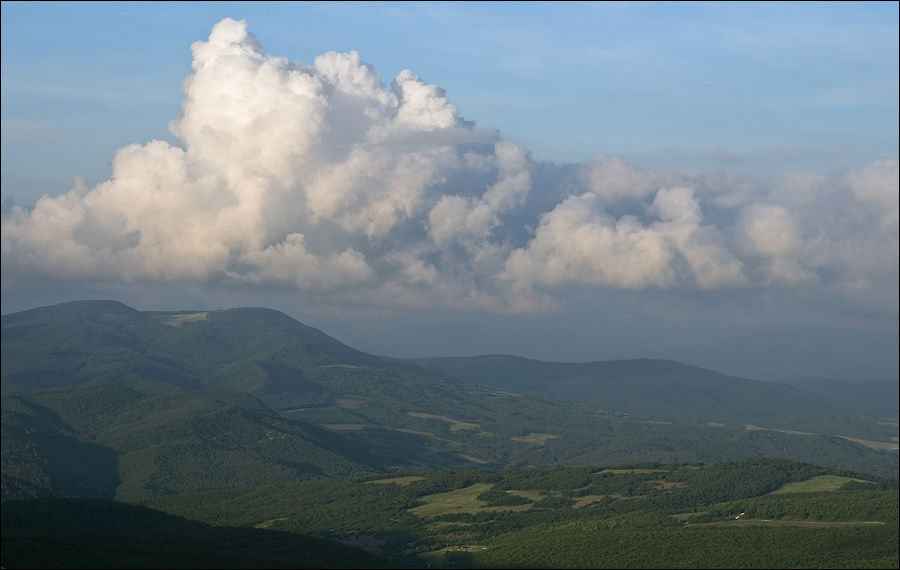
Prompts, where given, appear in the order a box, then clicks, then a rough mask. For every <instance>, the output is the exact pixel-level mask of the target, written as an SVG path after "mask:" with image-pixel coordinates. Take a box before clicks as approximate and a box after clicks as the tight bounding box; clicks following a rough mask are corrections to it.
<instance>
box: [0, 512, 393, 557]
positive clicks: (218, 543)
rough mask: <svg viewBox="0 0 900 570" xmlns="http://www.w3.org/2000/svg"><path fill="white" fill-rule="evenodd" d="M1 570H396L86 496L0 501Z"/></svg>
mask: <svg viewBox="0 0 900 570" xmlns="http://www.w3.org/2000/svg"><path fill="white" fill-rule="evenodd" d="M0 517H2V521H3V549H2V552H3V566H4V568H394V567H396V566H393V565H391V564H389V563H388V562H386V561H384V560H383V559H381V558H378V557H376V556H373V555H371V554H369V553H367V552H366V551H364V550H361V549H358V548H354V547H351V546H348V545H346V544H342V543H340V542H335V541H331V540H325V539H321V538H313V537H309V536H303V535H298V534H290V533H284V532H277V531H270V530H260V529H254V528H233V527H213V526H209V525H207V524H203V523H199V522H195V521H187V520H185V519H183V518H181V517H177V516H174V515H169V514H166V513H161V512H159V511H154V510H152V509H148V508H146V507H141V506H137V505H129V504H125V503H117V502H113V501H102V500H96V499H95V500H91V499H36V500H31V501H14V502H8V503H4V504H3V511H2V515H0Z"/></svg>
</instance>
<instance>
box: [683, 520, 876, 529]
mask: <svg viewBox="0 0 900 570" xmlns="http://www.w3.org/2000/svg"><path fill="white" fill-rule="evenodd" d="M883 524H884V523H883V522H879V521H847V522H821V521H786V520H777V521H776V520H770V519H740V520H730V521H716V522H708V523H695V524H690V523H689V526H806V527H818V528H827V527H836V526H873V525H883Z"/></svg>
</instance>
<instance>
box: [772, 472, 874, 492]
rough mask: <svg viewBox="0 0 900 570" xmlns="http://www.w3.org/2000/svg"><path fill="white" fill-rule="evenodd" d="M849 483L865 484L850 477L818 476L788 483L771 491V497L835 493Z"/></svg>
mask: <svg viewBox="0 0 900 570" xmlns="http://www.w3.org/2000/svg"><path fill="white" fill-rule="evenodd" d="M849 481H860V482H865V481H863V480H862V479H853V478H851V477H841V476H839V475H819V476H818V477H813V478H812V479H808V480H806V481H798V482H796V483H788V484H787V485H785V486H784V487H781V488H780V489H776V490H774V491H772V493H770V494H772V495H776V494H781V493H818V492H820V491H837V490H838V489H840V488H841V487H842V486H843V485H844V483H847V482H849Z"/></svg>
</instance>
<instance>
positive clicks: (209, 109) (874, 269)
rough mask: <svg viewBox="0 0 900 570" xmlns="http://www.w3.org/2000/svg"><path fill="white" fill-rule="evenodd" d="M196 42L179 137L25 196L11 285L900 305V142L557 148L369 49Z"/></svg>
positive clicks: (517, 305)
mask: <svg viewBox="0 0 900 570" xmlns="http://www.w3.org/2000/svg"><path fill="white" fill-rule="evenodd" d="M191 50H192V53H193V64H192V68H193V73H192V74H191V75H190V76H189V77H188V78H187V79H186V80H185V83H184V93H185V96H184V100H183V103H182V110H181V113H180V115H179V116H178V117H177V118H176V119H175V120H174V121H173V122H172V123H171V124H170V129H171V131H172V133H173V134H174V135H175V136H176V137H177V139H178V141H179V145H177V146H174V145H170V144H169V143H167V142H163V141H158V140H155V141H150V142H148V143H146V144H143V145H141V144H133V145H130V146H127V147H125V148H122V149H120V150H119V151H118V153H117V154H116V156H115V158H114V159H113V161H112V176H111V177H110V179H109V180H107V181H105V182H102V183H100V184H98V185H96V186H94V187H92V188H89V187H86V186H85V185H84V184H76V185H75V187H74V188H72V189H71V190H70V191H68V192H67V193H64V194H61V195H58V196H45V197H43V198H41V199H40V200H39V201H37V203H36V204H35V205H34V207H33V208H31V209H26V208H21V207H15V208H13V209H12V210H11V211H10V212H8V213H5V214H4V215H3V219H2V258H3V277H2V280H3V287H4V289H15V288H25V287H28V284H29V283H31V282H35V281H37V280H43V281H47V280H53V281H64V282H73V283H90V282H106V283H108V282H120V283H138V282H140V283H190V284H194V285H197V284H201V285H204V286H208V287H220V288H228V287H265V288H281V289H286V290H296V291H298V292H304V293H315V294H320V295H323V296H328V297H331V298H333V299H335V300H336V302H340V301H339V300H340V299H348V298H352V299H356V300H358V301H364V302H369V303H380V304H383V305H385V306H398V307H404V306H406V307H422V306H433V307H443V308H474V309H487V310H493V311H500V312H508V311H534V310H542V309H545V308H547V307H550V306H552V305H553V303H554V298H555V295H561V294H562V293H563V292H564V291H565V289H566V288H567V287H571V286H576V287H588V288H597V289H603V290H628V291H661V290H664V291H671V290H676V291H701V292H703V291H747V290H767V289H778V290H794V291H797V292H804V291H810V290H813V289H819V290H822V291H824V292H826V293H828V294H833V295H836V296H838V297H840V298H843V299H850V300H853V301H854V302H857V303H861V304H865V305H873V306H878V307H881V308H882V309H887V310H891V311H896V310H897V288H898V287H897V283H898V281H897V275H898V162H897V160H896V159H893V160H873V161H872V162H871V164H870V165H869V166H867V167H865V168H862V169H859V170H854V171H850V172H844V173H809V172H801V173H794V174H791V175H786V176H780V177H777V178H772V179H765V180H762V179H753V178H750V177H741V176H736V175H727V174H721V173H686V172H671V171H666V172H652V171H643V170H640V169H637V168H635V167H633V166H631V165H629V164H627V163H626V162H624V161H622V160H621V159H619V158H616V157H610V156H606V155H601V156H598V157H597V158H596V159H594V160H593V161H591V162H589V163H587V164H582V165H576V166H575V167H574V168H572V167H571V166H567V167H564V166H562V165H552V164H547V163H541V164H537V163H535V162H534V161H533V160H532V159H531V157H530V155H529V153H528V152H527V150H526V149H523V148H521V147H519V146H517V145H516V144H513V143H511V142H508V141H504V140H502V138H501V136H500V134H499V133H497V132H496V131H494V130H491V129H487V128H483V127H480V126H478V125H475V124H473V123H471V122H468V121H466V120H464V119H463V118H462V116H461V115H460V112H459V110H458V109H457V108H456V107H455V106H454V105H453V104H452V103H451V102H450V101H449V100H448V99H447V97H446V94H445V93H444V91H443V90H442V89H441V88H439V87H437V86H436V85H432V84H428V83H426V82H425V81H423V80H421V79H420V78H419V77H417V76H416V75H415V74H414V73H413V72H411V71H409V70H404V71H402V72H401V73H400V74H398V75H397V77H396V78H395V79H394V80H393V81H391V83H390V85H389V86H386V85H385V84H384V83H383V82H382V80H381V78H380V76H379V74H378V72H377V71H376V70H375V69H373V68H372V67H371V66H369V65H367V64H365V63H363V62H362V60H361V58H360V56H359V55H358V54H357V53H356V52H349V53H334V52H329V53H326V54H323V55H321V56H319V57H317V58H316V59H315V61H314V62H313V64H312V65H308V64H304V63H300V62H292V61H289V60H287V59H285V58H282V57H275V56H272V55H267V54H265V53H264V52H263V49H262V47H261V45H260V43H259V42H258V41H257V39H256V38H255V36H253V34H251V33H249V32H248V30H247V25H246V23H245V22H244V21H235V20H231V19H225V20H222V21H221V22H219V23H218V24H216V25H215V27H214V28H213V29H212V32H211V33H210V36H209V38H208V40H207V41H199V42H196V43H194V44H193V45H192V46H191ZM538 170H540V172H541V176H540V177H537V176H536V175H535V174H536V172H537V171H538ZM538 180H539V181H540V182H537V181H538ZM548 197H552V198H553V203H552V204H551V205H550V206H549V207H547V202H548Z"/></svg>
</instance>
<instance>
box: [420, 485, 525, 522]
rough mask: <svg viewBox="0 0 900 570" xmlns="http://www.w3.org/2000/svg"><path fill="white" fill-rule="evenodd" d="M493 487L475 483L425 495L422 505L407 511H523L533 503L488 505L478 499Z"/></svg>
mask: <svg viewBox="0 0 900 570" xmlns="http://www.w3.org/2000/svg"><path fill="white" fill-rule="evenodd" d="M491 487H493V484H492V483H475V484H474V485H470V486H468V487H464V488H462V489H456V490H454V491H448V492H446V493H435V494H433V495H425V496H424V497H421V498H420V499H419V500H421V501H424V503H425V504H424V505H419V506H417V507H413V508H411V509H407V510H408V512H410V513H412V514H414V515H418V516H420V517H425V518H430V517H436V516H440V515H447V514H452V513H470V514H475V513H483V512H490V511H524V510H527V509H530V508H531V507H532V506H533V504H527V505H512V506H502V507H488V506H487V502H485V501H482V500H479V499H478V495H480V494H482V493H484V492H485V491H487V490H488V489H490V488H491Z"/></svg>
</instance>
